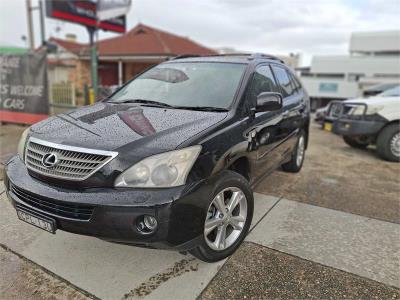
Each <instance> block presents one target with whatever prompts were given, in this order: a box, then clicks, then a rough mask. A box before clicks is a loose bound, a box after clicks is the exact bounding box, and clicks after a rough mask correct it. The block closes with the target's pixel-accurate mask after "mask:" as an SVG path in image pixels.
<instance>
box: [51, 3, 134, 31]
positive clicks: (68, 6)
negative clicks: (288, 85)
mask: <svg viewBox="0 0 400 300" xmlns="http://www.w3.org/2000/svg"><path fill="white" fill-rule="evenodd" d="M96 9H97V1H93V0H92V1H88V0H86V1H79V0H63V1H60V0H46V15H47V16H48V17H49V18H54V19H59V20H63V21H69V22H73V23H77V24H81V25H85V26H89V27H94V28H99V29H103V30H108V31H114V32H119V33H124V32H125V29H126V20H125V16H120V17H116V18H112V19H108V20H104V21H98V20H97V11H96Z"/></svg>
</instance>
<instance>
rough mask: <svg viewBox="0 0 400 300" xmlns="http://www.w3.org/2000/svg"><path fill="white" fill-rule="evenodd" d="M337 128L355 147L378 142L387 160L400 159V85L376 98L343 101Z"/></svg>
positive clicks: (335, 126)
mask: <svg viewBox="0 0 400 300" xmlns="http://www.w3.org/2000/svg"><path fill="white" fill-rule="evenodd" d="M333 131H334V132H335V133H337V134H340V135H342V136H343V139H344V141H345V142H346V143H347V144H348V145H350V146H352V147H356V148H365V147H367V146H368V145H371V144H374V145H376V148H377V151H378V154H379V155H380V156H381V157H382V158H383V159H385V160H388V161H394V162H400V86H398V87H396V88H394V89H391V90H388V91H386V92H383V93H381V94H379V95H377V96H375V97H371V98H366V99H352V100H346V101H343V102H342V108H341V113H340V116H339V118H338V119H337V120H336V121H335V122H334V125H333Z"/></svg>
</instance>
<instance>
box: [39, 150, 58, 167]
mask: <svg viewBox="0 0 400 300" xmlns="http://www.w3.org/2000/svg"><path fill="white" fill-rule="evenodd" d="M57 163H58V157H57V154H55V153H46V154H45V155H43V158H42V165H43V166H45V167H46V168H52V167H54V166H56V165H57Z"/></svg>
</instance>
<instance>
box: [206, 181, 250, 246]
mask: <svg viewBox="0 0 400 300" xmlns="http://www.w3.org/2000/svg"><path fill="white" fill-rule="evenodd" d="M246 218H247V199H246V196H245V194H244V193H243V191H242V190H241V189H239V188H237V187H229V188H226V189H224V190H222V191H221V192H219V193H218V194H217V195H216V196H215V197H214V199H213V201H212V202H211V204H210V206H209V208H208V211H207V217H206V221H205V223H204V238H205V241H206V243H207V245H208V246H209V247H210V248H211V249H213V250H216V251H223V250H225V249H227V248H229V247H230V246H232V245H233V244H234V243H235V242H236V240H237V239H238V238H239V236H240V234H241V233H242V231H243V228H244V225H245V223H246Z"/></svg>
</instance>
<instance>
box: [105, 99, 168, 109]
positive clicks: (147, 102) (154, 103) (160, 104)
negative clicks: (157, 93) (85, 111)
mask: <svg viewBox="0 0 400 300" xmlns="http://www.w3.org/2000/svg"><path fill="white" fill-rule="evenodd" d="M108 102H109V103H114V104H122V103H139V104H144V105H148V106H155V107H173V106H172V105H169V104H167V103H164V102H158V101H153V100H144V99H125V100H120V101H108Z"/></svg>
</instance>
